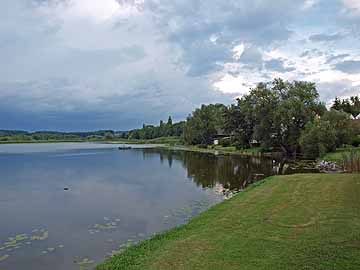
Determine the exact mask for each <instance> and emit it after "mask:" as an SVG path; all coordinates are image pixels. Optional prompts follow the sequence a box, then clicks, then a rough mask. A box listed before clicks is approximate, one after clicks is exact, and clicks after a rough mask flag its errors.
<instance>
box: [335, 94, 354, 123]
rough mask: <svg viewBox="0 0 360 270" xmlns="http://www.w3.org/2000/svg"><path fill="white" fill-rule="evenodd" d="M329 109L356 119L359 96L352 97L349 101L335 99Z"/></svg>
mask: <svg viewBox="0 0 360 270" xmlns="http://www.w3.org/2000/svg"><path fill="white" fill-rule="evenodd" d="M331 108H332V109H335V110H337V111H343V112H346V113H348V114H351V115H352V116H353V117H354V118H355V119H356V118H357V117H358V116H359V114H360V99H359V96H352V97H350V99H343V100H340V99H338V98H336V99H335V101H334V104H333V105H332V107H331Z"/></svg>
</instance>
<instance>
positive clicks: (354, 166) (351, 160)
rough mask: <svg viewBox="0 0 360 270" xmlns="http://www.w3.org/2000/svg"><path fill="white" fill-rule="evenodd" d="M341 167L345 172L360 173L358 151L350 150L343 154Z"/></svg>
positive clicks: (359, 155) (359, 152)
mask: <svg viewBox="0 0 360 270" xmlns="http://www.w3.org/2000/svg"><path fill="white" fill-rule="evenodd" d="M342 161H343V167H344V169H345V170H346V171H347V172H351V173H355V172H360V151H356V150H355V149H351V150H350V151H349V152H348V153H343V160H342Z"/></svg>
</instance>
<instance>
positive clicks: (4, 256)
mask: <svg viewBox="0 0 360 270" xmlns="http://www.w3.org/2000/svg"><path fill="white" fill-rule="evenodd" d="M9 257H10V255H7V254H6V255H3V256H1V257H0V262H3V261H5V260H6V259H8V258H9Z"/></svg>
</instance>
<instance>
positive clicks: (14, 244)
mask: <svg viewBox="0 0 360 270" xmlns="http://www.w3.org/2000/svg"><path fill="white" fill-rule="evenodd" d="M278 170H279V165H278V163H277V162H276V161H274V160H272V159H259V158H244V157H236V156H215V155H212V154H203V153H194V152H185V151H169V150H163V149H162V150H161V149H158V148H142V149H140V148H139V149H132V150H123V151H120V150H118V149H117V146H116V145H106V144H91V143H68V144H19V145H0V269H1V270H25V269H26V270H49V269H52V270H73V269H74V270H75V269H93V268H94V266H95V265H96V263H99V262H101V261H102V260H103V259H104V258H105V257H106V256H110V255H111V254H112V252H113V251H115V250H119V249H121V248H125V247H126V246H128V245H131V244H133V243H136V242H138V241H141V240H143V239H146V238H148V237H150V236H151V235H152V234H154V233H157V232H161V231H164V230H167V229H169V228H172V227H174V226H177V225H180V224H183V223H184V222H186V221H187V220H188V219H189V218H190V217H192V216H194V215H196V214H198V213H200V212H202V211H204V210H206V209H208V208H209V207H210V206H212V205H214V204H216V203H218V202H220V201H222V200H223V199H224V196H223V193H222V191H223V188H227V189H236V188H239V187H240V186H241V184H242V183H243V181H245V180H248V179H250V178H251V177H253V175H254V174H260V173H261V174H265V175H272V174H276V173H277V171H278ZM65 187H66V188H69V190H68V191H65V190H64V188H65Z"/></svg>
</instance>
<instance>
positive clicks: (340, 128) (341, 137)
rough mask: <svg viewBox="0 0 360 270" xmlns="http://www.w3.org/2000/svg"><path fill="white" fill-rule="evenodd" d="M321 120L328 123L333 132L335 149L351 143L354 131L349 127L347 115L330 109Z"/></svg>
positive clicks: (349, 120) (349, 122) (349, 121)
mask: <svg viewBox="0 0 360 270" xmlns="http://www.w3.org/2000/svg"><path fill="white" fill-rule="evenodd" d="M321 120H322V121H327V122H329V124H330V125H331V127H332V128H333V129H334V130H335V135H336V147H341V146H343V145H344V144H349V143H351V140H352V138H353V137H354V130H353V127H352V126H351V119H350V116H349V114H347V113H345V112H342V111H337V110H334V109H331V110H330V111H326V112H325V114H324V115H323V116H322V118H321Z"/></svg>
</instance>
